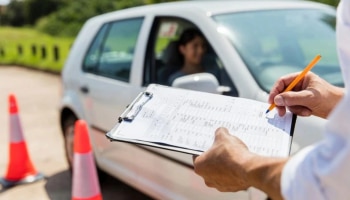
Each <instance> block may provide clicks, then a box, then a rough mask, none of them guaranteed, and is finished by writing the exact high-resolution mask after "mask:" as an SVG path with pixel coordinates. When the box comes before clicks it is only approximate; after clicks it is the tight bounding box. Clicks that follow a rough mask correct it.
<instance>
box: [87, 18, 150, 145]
mask: <svg viewBox="0 0 350 200" xmlns="http://www.w3.org/2000/svg"><path fill="white" fill-rule="evenodd" d="M142 23H143V18H142V17H138V18H130V19H122V20H116V21H111V22H108V23H105V24H103V25H102V26H101V29H100V30H99V31H98V33H97V34H96V36H95V38H94V40H93V41H92V43H91V45H90V48H89V49H88V51H87V53H86V55H85V58H84V63H83V71H84V76H85V78H84V79H83V80H84V81H83V83H82V86H81V87H82V89H81V90H82V92H83V93H85V94H84V95H85V99H86V101H85V102H87V103H85V105H84V106H85V108H84V109H85V110H86V111H88V112H87V115H88V116H87V117H88V119H89V122H90V125H91V127H92V142H93V143H94V146H95V152H99V151H103V149H104V148H107V146H109V143H110V142H109V141H108V140H106V137H105V133H106V131H109V130H110V129H111V128H112V127H113V126H114V125H115V123H116V122H117V119H118V116H119V114H120V113H121V112H122V111H123V110H124V109H125V107H126V105H128V103H130V101H131V99H133V98H134V97H135V96H136V95H137V94H138V93H139V91H140V90H141V88H140V87H135V86H133V85H132V84H131V83H130V77H131V71H132V70H131V69H132V65H133V62H134V57H135V47H136V45H137V41H138V37H139V33H140V30H141V26H142Z"/></svg>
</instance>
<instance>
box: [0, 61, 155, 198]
mask: <svg viewBox="0 0 350 200" xmlns="http://www.w3.org/2000/svg"><path fill="white" fill-rule="evenodd" d="M9 93H13V94H15V95H16V97H17V103H18V106H19V115H20V119H21V124H22V128H23V132H24V137H25V141H26V143H27V147H28V151H29V154H30V157H31V159H32V162H33V164H34V166H35V168H36V169H37V170H38V171H39V172H41V173H43V174H44V175H45V176H46V179H45V180H41V181H38V182H36V183H32V184H27V185H19V186H15V187H12V188H10V189H4V188H2V187H1V186H0V200H7V199H16V200H21V199H36V200H46V199H51V200H61V199H62V200H63V199H64V200H66V199H70V198H71V186H72V184H71V175H70V172H69V170H68V165H67V163H66V160H65V157H64V148H63V138H62V135H61V131H60V128H59V123H58V119H59V118H58V115H59V112H58V104H59V99H60V77H59V76H58V75H53V74H49V73H44V72H40V71H35V70H31V69H25V68H20V67H14V66H11V67H10V66H0V152H1V153H0V176H1V177H3V176H4V175H5V173H6V169H7V165H8V143H9V142H8V141H9V117H8V116H9V114H8V102H7V101H8V100H7V99H8V95H9ZM100 185H101V192H102V196H103V198H104V199H105V200H108V199H118V200H123V199H149V198H148V197H147V196H145V195H143V194H141V193H139V192H138V191H135V190H134V189H132V188H131V187H129V186H127V185H125V184H123V183H121V182H119V181H118V180H116V179H114V178H112V177H109V176H107V177H104V179H103V181H101V182H100Z"/></svg>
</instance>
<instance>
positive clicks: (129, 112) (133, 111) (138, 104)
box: [118, 92, 153, 123]
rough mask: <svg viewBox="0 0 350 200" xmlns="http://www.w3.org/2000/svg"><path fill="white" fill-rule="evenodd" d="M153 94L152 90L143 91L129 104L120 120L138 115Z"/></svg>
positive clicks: (126, 119) (128, 119)
mask: <svg viewBox="0 0 350 200" xmlns="http://www.w3.org/2000/svg"><path fill="white" fill-rule="evenodd" d="M152 96H153V94H152V93H150V92H141V93H140V94H139V95H137V97H136V98H135V100H134V101H132V102H131V104H130V105H128V106H127V108H126V109H125V111H124V112H123V113H122V114H121V115H120V116H119V118H118V122H119V123H121V122H122V121H129V122H131V121H132V120H134V118H135V117H136V115H137V114H138V113H139V112H140V110H141V109H142V106H143V105H145V104H146V103H147V102H148V101H149V100H151V98H152Z"/></svg>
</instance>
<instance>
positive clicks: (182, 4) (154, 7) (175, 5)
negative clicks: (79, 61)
mask: <svg viewBox="0 0 350 200" xmlns="http://www.w3.org/2000/svg"><path fill="white" fill-rule="evenodd" d="M310 8H313V9H315V8H316V9H326V10H329V11H331V12H332V11H335V9H334V8H333V7H331V6H328V5H326V4H321V3H316V2H311V1H301V0H294V1H292V0H267V1H265V0H218V1H215V0H206V1H205V0H204V1H203V0H199V1H197V0H192V1H177V2H168V3H158V4H151V5H144V6H137V7H132V8H127V9H122V10H117V11H114V12H110V13H106V14H102V15H99V16H95V17H93V18H91V19H90V20H89V21H90V22H91V21H95V20H96V21H100V20H101V21H104V19H108V18H110V17H113V16H115V15H116V14H117V15H126V16H130V15H135V13H137V14H142V15H146V14H150V13H154V14H157V13H159V12H160V11H161V12H163V13H166V12H174V11H175V12H177V11H178V12H185V11H187V12H193V11H196V12H202V13H204V14H205V15H207V16H212V15H218V14H224V13H233V12H245V11H254V10H274V9H310Z"/></svg>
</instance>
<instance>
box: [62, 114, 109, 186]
mask: <svg viewBox="0 0 350 200" xmlns="http://www.w3.org/2000/svg"><path fill="white" fill-rule="evenodd" d="M77 120H78V119H77V118H76V117H75V116H73V115H71V116H69V117H67V118H66V119H65V120H64V122H63V131H64V132H63V134H64V149H65V152H66V160H67V163H68V167H69V170H70V171H71V172H72V170H73V155H74V125H75V122H76V121H77ZM96 169H97V174H98V177H99V180H100V181H104V180H105V179H106V178H108V177H109V175H108V174H107V173H106V172H104V171H102V170H101V169H100V168H99V167H98V166H97V165H96Z"/></svg>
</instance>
